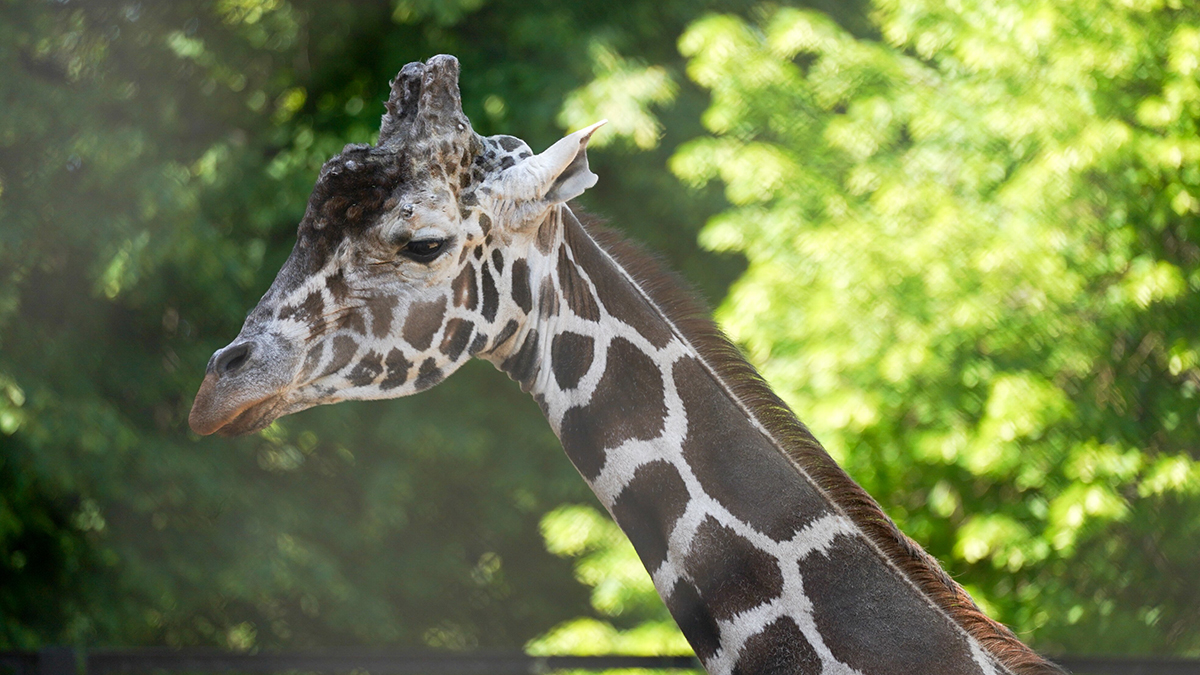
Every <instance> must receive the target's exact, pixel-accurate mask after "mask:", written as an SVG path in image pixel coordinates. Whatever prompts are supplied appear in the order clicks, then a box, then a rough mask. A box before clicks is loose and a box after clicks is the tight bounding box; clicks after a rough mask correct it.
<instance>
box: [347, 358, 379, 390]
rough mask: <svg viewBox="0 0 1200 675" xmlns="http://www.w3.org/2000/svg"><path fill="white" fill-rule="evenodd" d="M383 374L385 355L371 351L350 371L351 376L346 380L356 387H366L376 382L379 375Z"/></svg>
mask: <svg viewBox="0 0 1200 675" xmlns="http://www.w3.org/2000/svg"><path fill="white" fill-rule="evenodd" d="M382 372H383V355H382V354H380V353H379V352H375V351H370V352H367V355H366V356H364V357H362V359H361V360H360V361H359V362H358V364H357V365H355V366H354V368H352V369H351V370H350V374H349V375H347V376H346V379H348V380H350V384H352V385H354V386H356V387H365V386H367V385H369V384H371V383H372V382H374V381H375V378H377V377H379V374H380V373H382Z"/></svg>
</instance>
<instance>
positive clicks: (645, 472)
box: [612, 460, 690, 574]
mask: <svg viewBox="0 0 1200 675" xmlns="http://www.w3.org/2000/svg"><path fill="white" fill-rule="evenodd" d="M689 499H690V496H689V495H688V490H687V486H686V485H685V484H684V482H683V478H682V477H680V475H679V471H678V470H677V469H676V468H675V467H674V466H672V465H671V464H670V463H669V462H666V461H662V460H658V461H654V462H649V463H647V464H643V465H642V466H640V467H638V469H637V471H636V472H635V473H634V474H633V478H632V479H631V480H630V481H629V484H628V485H626V486H625V489H623V490H621V494H619V495H617V499H616V501H614V502H613V507H612V511H613V517H614V518H616V520H617V524H618V525H620V526H621V529H622V530H624V532H625V534H626V536H628V537H629V541H630V542H632V543H633V548H634V550H636V551H637V553H638V557H640V558H641V559H642V564H643V565H645V566H646V569H647V570H649V571H650V573H651V574H654V573H655V572H657V571H658V568H659V567H660V566H661V565H662V564H663V562H665V561H666V559H667V541H668V539H669V538H670V536H671V530H672V529H674V527H675V521H677V520H679V517H680V516H682V515H683V511H684V509H686V508H687V504H688V500H689Z"/></svg>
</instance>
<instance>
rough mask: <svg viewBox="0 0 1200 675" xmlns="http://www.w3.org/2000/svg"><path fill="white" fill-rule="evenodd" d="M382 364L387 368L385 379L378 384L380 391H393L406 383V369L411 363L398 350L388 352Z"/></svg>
mask: <svg viewBox="0 0 1200 675" xmlns="http://www.w3.org/2000/svg"><path fill="white" fill-rule="evenodd" d="M383 364H384V366H386V367H387V377H385V378H383V382H380V383H379V388H380V389H382V390H384V391H387V390H388V389H395V388H396V387H399V386H400V385H402V384H404V383H405V382H407V381H408V369H409V368H411V367H412V363H411V362H410V361H409V360H408V359H406V358H404V354H403V353H401V351H400V350H399V349H393V350H392V351H390V352H388V355H387V358H386V359H384V362H383Z"/></svg>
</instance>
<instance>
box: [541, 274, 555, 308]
mask: <svg viewBox="0 0 1200 675" xmlns="http://www.w3.org/2000/svg"><path fill="white" fill-rule="evenodd" d="M538 311H539V312H541V314H542V316H543V317H549V316H558V293H557V292H556V291H555V290H554V282H553V281H551V280H550V277H545V278H543V279H542V283H541V285H540V286H539V287H538Z"/></svg>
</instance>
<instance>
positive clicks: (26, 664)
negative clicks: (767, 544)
mask: <svg viewBox="0 0 1200 675" xmlns="http://www.w3.org/2000/svg"><path fill="white" fill-rule="evenodd" d="M1054 661H1055V662H1056V663H1058V664H1059V665H1062V666H1063V667H1065V668H1067V669H1068V670H1069V671H1071V672H1072V673H1075V674H1076V675H1200V659H1176V658H1153V657H1120V656H1114V657H1092V656H1063V657H1059V658H1055V659H1054ZM612 669H640V670H667V669H675V670H700V663H699V662H698V661H697V660H696V659H695V657H692V656H529V655H527V654H521V653H513V652H470V653H458V654H446V653H421V652H396V651H371V650H364V649H331V650H322V651H302V652H262V653H257V654H238V653H231V652H224V651H219V650H210V649H167V648H142V649H95V650H89V651H87V652H76V651H75V650H73V649H69V648H65V647H50V648H47V649H42V650H40V651H23V652H21V651H14V652H0V675H163V674H165V673H258V674H262V675H268V674H273V673H287V672H300V673H316V674H320V675H350V674H353V675H542V674H544V673H549V672H551V671H556V670H590V671H601V670H612Z"/></svg>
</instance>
